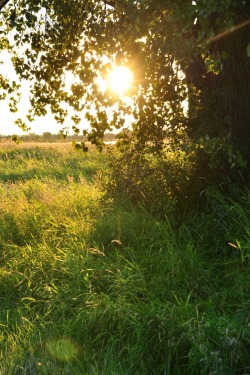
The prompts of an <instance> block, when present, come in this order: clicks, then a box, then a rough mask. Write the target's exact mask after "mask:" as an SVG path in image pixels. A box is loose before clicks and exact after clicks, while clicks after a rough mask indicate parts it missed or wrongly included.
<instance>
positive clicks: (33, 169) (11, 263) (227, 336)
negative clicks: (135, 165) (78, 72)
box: [0, 143, 250, 375]
mask: <svg viewBox="0 0 250 375" xmlns="http://www.w3.org/2000/svg"><path fill="white" fill-rule="evenodd" d="M0 146H1V148H0V197H1V199H0V374H1V375H48V374H55V375H60V374H68V375H167V374H168V375H177V374H179V375H183V374H197V375H200V374H202V375H212V374H220V375H234V374H237V375H247V374H249V373H250V361H249V357H250V356H249V354H250V320H249V316H250V293H249V287H250V272H249V257H250V194H249V191H248V190H247V189H246V190H244V191H242V190H239V189H237V188H235V191H234V194H233V195H231V196H230V197H226V196H224V195H223V194H222V193H221V191H220V189H219V188H218V189H210V190H208V191H207V192H206V194H207V206H206V207H205V208H204V209H203V210H202V211H201V212H195V211H192V212H190V214H189V215H186V216H185V220H184V219H182V220H180V219H179V218H177V216H176V213H174V212H166V215H165V217H164V218H159V217H156V216H157V215H156V216H153V215H152V214H150V213H149V211H148V210H147V207H143V206H142V205H136V204H130V203H129V201H128V200H127V199H122V198H121V199H120V201H119V200H117V199H114V198H113V197H112V196H111V195H110V194H109V191H107V188H106V185H105V184H104V183H103V181H104V176H106V175H107V174H108V163H107V160H108V157H109V156H108V154H107V153H106V152H103V153H99V152H97V151H96V150H95V149H92V148H91V149H90V151H89V152H88V153H82V152H77V151H75V150H73V148H72V147H71V145H70V144H66V143H65V144H56V145H53V144H43V145H42V147H41V145H40V146H39V147H38V146H37V145H36V144H29V145H27V144H25V143H21V144H19V145H7V144H6V145H5V146H4V145H3V144H2V145H0ZM3 146H4V147H3Z"/></svg>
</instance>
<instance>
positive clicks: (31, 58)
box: [0, 0, 250, 165]
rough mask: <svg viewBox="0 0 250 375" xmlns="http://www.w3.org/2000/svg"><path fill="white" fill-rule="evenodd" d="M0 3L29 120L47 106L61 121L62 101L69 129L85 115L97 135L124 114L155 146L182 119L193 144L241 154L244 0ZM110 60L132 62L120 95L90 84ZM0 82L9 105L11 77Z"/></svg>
mask: <svg viewBox="0 0 250 375" xmlns="http://www.w3.org/2000/svg"><path fill="white" fill-rule="evenodd" d="M0 9H1V39H0V43H1V44H0V48H1V50H3V49H6V50H8V51H9V52H10V53H11V56H12V62H13V65H14V68H15V71H16V73H17V75H18V76H19V78H20V79H25V80H29V81H30V85H31V96H30V103H31V108H30V111H29V114H28V119H29V120H32V118H33V117H34V116H35V115H44V114H46V112H47V110H48V109H49V108H50V110H51V111H52V113H53V114H54V116H55V119H56V120H57V121H58V123H60V124H63V122H64V118H65V115H66V112H67V109H66V108H67V107H66V105H67V106H70V107H72V108H73V109H74V111H75V114H74V115H73V116H72V123H73V126H74V127H75V130H76V131H77V125H78V124H79V122H80V119H81V118H82V117H84V116H85V117H86V119H87V120H88V121H89V123H90V124H91V129H92V130H91V131H90V132H89V133H88V137H89V140H90V141H93V142H96V143H97V144H98V143H99V144H100V143H101V139H102V137H103V134H104V132H105V131H106V130H111V128H112V127H115V128H117V129H120V128H121V127H122V126H123V125H124V116H125V114H130V115H132V116H133V123H132V128H133V134H134V136H135V137H136V142H138V143H139V144H140V145H145V144H147V143H148V142H149V141H150V145H151V148H152V149H153V150H158V151H159V150H161V149H162V147H164V144H165V143H164V142H165V139H166V138H170V137H172V139H175V140H176V139H179V135H180V133H182V131H183V129H186V133H185V136H187V137H189V138H192V139H194V140H195V141H196V142H198V144H199V145H200V147H201V148H206V147H207V149H208V150H211V149H217V150H219V149H222V148H223V147H226V148H227V152H228V155H229V159H230V162H231V165H234V164H235V160H236V159H237V160H238V161H239V163H241V164H243V160H244V161H248V162H249V152H248V146H249V141H250V124H249V121H250V63H249V60H250V40H249V39H250V32H249V31H250V3H249V2H248V1H246V0H225V1H223V2H218V1H216V0H206V1H203V0H196V1H191V0H176V1H170V0H164V1H162V0H119V1H118V0H105V1H104V0H103V1H96V0H86V1H82V0H74V1H68V0H52V1H47V0H33V1H27V0H20V1H18V2H16V1H12V0H9V1H6V0H5V1H1V2H0ZM114 64H118V65H126V66H129V67H130V68H131V69H132V71H133V74H134V87H133V90H132V91H131V93H130V97H131V101H130V102H126V101H123V100H122V99H121V98H119V97H118V96H117V95H115V94H114V93H112V92H110V91H109V90H106V91H103V90H102V89H101V88H100V85H99V83H98V82H99V80H100V78H103V79H105V77H106V76H107V74H108V72H109V71H110V70H111V69H112V65H114ZM69 72H70V73H71V74H72V75H73V76H74V77H75V81H74V83H73V84H72V85H71V88H70V90H69V88H68V87H67V85H66V83H65V74H67V73H69ZM0 86H1V91H2V93H1V98H2V99H4V98H5V97H6V95H7V94H9V95H10V107H11V109H12V110H13V111H15V109H16V102H17V100H18V95H17V94H15V92H17V91H18V85H17V84H16V83H13V82H8V80H7V79H6V77H3V76H1V75H0ZM184 103H188V109H187V108H186V105H184ZM107 108H108V109H109V110H108V111H107ZM19 125H20V126H22V125H23V124H22V121H21V120H20V121H19ZM23 126H24V125H23ZM218 139H219V141H217V140H218ZM222 139H223V140H224V141H223V142H224V143H223V145H222ZM229 146H230V147H229ZM232 147H235V150H236V151H232Z"/></svg>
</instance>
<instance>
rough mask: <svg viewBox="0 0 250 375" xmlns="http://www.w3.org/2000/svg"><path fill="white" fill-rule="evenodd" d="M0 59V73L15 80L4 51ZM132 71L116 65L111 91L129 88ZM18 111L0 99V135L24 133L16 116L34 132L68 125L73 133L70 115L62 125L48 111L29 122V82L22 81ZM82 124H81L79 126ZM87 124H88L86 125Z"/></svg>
mask: <svg viewBox="0 0 250 375" xmlns="http://www.w3.org/2000/svg"><path fill="white" fill-rule="evenodd" d="M0 61H3V64H1V65H0V73H1V74H2V75H3V76H4V77H7V78H9V79H11V80H17V79H16V75H15V72H14V68H13V66H12V63H11V61H10V56H9V54H8V53H7V52H6V51H5V52H1V53H0ZM132 79H133V77H132V73H131V71H129V69H128V68H125V67H118V68H116V69H114V71H112V72H111V75H110V77H109V83H106V84H109V85H110V87H111V89H112V90H113V91H116V92H117V93H118V94H119V95H122V96H123V95H124V94H125V92H126V91H127V90H128V89H129V88H130V86H131V84H132ZM18 109H19V111H18V112H17V113H12V112H10V110H9V107H8V100H0V114H1V118H0V135H12V134H17V135H22V134H25V133H24V132H23V131H22V130H21V129H20V128H19V127H18V126H17V125H16V124H15V123H14V121H15V120H17V119H18V118H21V119H22V120H23V121H24V122H25V123H26V124H27V126H28V127H30V128H31V129H30V130H29V132H32V133H36V134H43V133H44V132H51V133H53V134H57V133H58V132H59V130H60V129H62V128H63V127H68V128H69V132H70V133H73V132H72V130H71V127H72V125H73V122H72V120H71V119H70V117H71V115H70V114H69V115H68V120H67V119H66V120H65V123H64V124H63V125H60V124H58V123H57V122H56V121H55V120H54V118H53V115H52V114H51V113H48V114H47V115H46V116H44V117H37V118H36V119H35V120H34V121H33V122H32V123H29V122H28V120H27V119H26V115H27V114H28V109H29V83H28V82H23V83H22V87H21V101H20V103H19V105H18ZM130 121H131V119H130V118H129V116H127V118H126V126H127V125H128V124H129V123H130ZM81 125H82V126H81ZM86 125H87V124H85V126H83V124H80V125H79V127H80V129H81V128H84V127H86ZM87 126H88V125H87Z"/></svg>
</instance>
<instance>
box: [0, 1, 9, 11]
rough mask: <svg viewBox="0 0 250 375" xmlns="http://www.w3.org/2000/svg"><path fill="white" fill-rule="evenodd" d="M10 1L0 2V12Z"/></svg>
mask: <svg viewBox="0 0 250 375" xmlns="http://www.w3.org/2000/svg"><path fill="white" fill-rule="evenodd" d="M9 1H10V0H2V1H0V11H1V10H2V9H3V7H5V5H6V4H8V2H9Z"/></svg>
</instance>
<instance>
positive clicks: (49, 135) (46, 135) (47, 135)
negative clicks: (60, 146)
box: [43, 132, 53, 141]
mask: <svg viewBox="0 0 250 375" xmlns="http://www.w3.org/2000/svg"><path fill="white" fill-rule="evenodd" d="M43 139H44V140H46V141H51V139H53V135H52V133H50V132H44V133H43Z"/></svg>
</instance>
